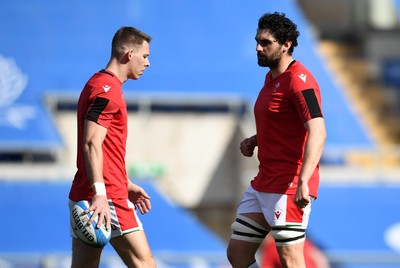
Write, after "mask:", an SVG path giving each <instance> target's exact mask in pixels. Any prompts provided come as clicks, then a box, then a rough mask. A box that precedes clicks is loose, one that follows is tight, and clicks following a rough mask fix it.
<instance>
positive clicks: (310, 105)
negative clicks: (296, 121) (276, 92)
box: [291, 76, 323, 123]
mask: <svg viewBox="0 0 400 268" xmlns="http://www.w3.org/2000/svg"><path fill="white" fill-rule="evenodd" d="M311 78H312V77H309V78H308V79H309V80H310V81H307V80H306V82H304V80H303V79H305V78H304V77H303V78H300V76H299V79H297V77H294V79H292V85H291V86H292V89H293V95H292V101H293V104H294V105H295V107H296V109H297V112H298V114H299V117H300V119H301V120H302V123H306V122H307V121H309V120H311V119H313V118H317V117H323V113H322V106H321V93H320V90H319V87H318V84H317V83H316V82H315V80H314V79H311Z"/></svg>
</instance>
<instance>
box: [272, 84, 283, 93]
mask: <svg viewBox="0 0 400 268" xmlns="http://www.w3.org/2000/svg"><path fill="white" fill-rule="evenodd" d="M280 86H281V84H280V83H276V84H275V88H274V92H275V91H277V90H278V88H279V87H280Z"/></svg>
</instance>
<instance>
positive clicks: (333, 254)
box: [0, 0, 400, 268]
mask: <svg viewBox="0 0 400 268" xmlns="http://www.w3.org/2000/svg"><path fill="white" fill-rule="evenodd" d="M0 7H1V8H0V12H1V14H2V16H0V40H1V42H0V93H1V94H2V98H1V100H0V114H1V116H0V193H1V195H0V201H1V204H2V205H1V206H0V213H1V215H2V219H3V220H2V221H1V223H0V226H1V229H2V230H4V232H3V233H4V234H3V237H2V242H3V243H1V245H0V267H5V268H17V267H32V268H38V267H41V268H58V267H69V265H70V247H71V246H70V238H69V235H68V234H69V225H68V224H69V219H68V207H67V201H68V200H67V198H68V191H69V187H70V184H71V181H72V178H73V175H74V172H75V155H76V112H75V109H76V101H77V98H78V96H79V93H80V90H81V89H82V87H83V85H84V84H85V83H86V81H87V79H88V78H89V77H90V76H91V75H92V74H93V73H94V72H96V71H98V70H100V69H101V68H103V67H104V66H105V64H106V63H107V61H108V59H109V53H110V48H111V38H112V36H113V34H114V32H115V31H116V30H117V29H118V28H119V27H121V26H123V25H132V26H135V27H137V28H139V29H142V30H143V31H145V32H146V33H149V34H150V35H151V36H152V37H153V41H152V42H151V47H150V51H151V55H150V63H151V66H150V67H149V68H148V69H147V70H146V72H145V74H144V76H143V77H141V78H140V80H138V81H129V82H126V83H125V84H124V86H123V87H124V90H125V99H126V101H127V104H128V112H129V130H128V133H129V134H128V151H127V156H126V163H127V170H128V173H129V176H130V178H131V179H132V180H133V181H134V182H136V183H138V184H139V185H142V186H143V187H144V188H145V189H146V191H147V192H148V193H149V194H150V195H151V197H152V204H153V209H152V211H151V212H150V214H148V215H145V216H142V217H141V219H142V221H143V223H144V226H145V230H146V233H147V235H148V239H149V243H150V246H151V247H152V249H153V252H154V255H155V257H156V259H157V262H158V266H159V267H229V264H228V262H227V259H226V256H225V248H226V244H227V240H228V239H229V236H230V224H231V222H232V220H233V218H234V212H235V209H236V205H237V202H238V200H239V199H240V197H241V194H242V192H243V191H244V189H245V188H246V187H247V185H248V183H249V181H250V180H251V179H252V178H253V176H254V175H255V174H256V172H257V165H258V163H257V161H256V158H255V157H253V158H249V159H247V158H244V157H242V156H241V155H240V152H239V150H238V147H239V143H240V141H241V140H242V139H243V138H244V137H247V136H249V135H252V134H254V133H255V126H254V118H253V114H252V107H253V104H254V101H255V99H256V97H257V94H258V92H259V90H260V89H261V86H262V83H263V81H264V76H265V73H266V69H263V68H260V67H258V66H257V62H256V53H255V42H254V36H255V30H256V27H257V20H258V18H259V17H260V16H261V15H262V14H263V13H266V12H274V11H279V12H284V13H286V14H287V16H288V17H289V18H291V19H292V20H293V21H294V22H295V23H296V24H298V27H299V30H300V32H301V35H300V38H299V46H298V47H297V48H296V49H295V52H294V57H295V58H296V60H299V61H301V62H302V63H303V64H304V65H305V66H307V67H308V68H309V69H310V70H311V71H312V73H313V74H314V75H315V77H316V78H317V80H318V81H319V84H320V87H321V90H322V98H323V106H324V112H325V120H326V125H327V132H328V139H327V142H326V147H325V150H324V153H323V157H322V160H321V182H322V183H321V190H320V197H319V199H318V200H317V201H316V202H315V203H314V204H313V206H314V208H315V209H314V210H313V214H312V216H311V222H310V226H309V231H308V235H309V237H310V238H311V239H313V240H314V241H315V242H316V244H317V245H318V246H319V247H320V248H321V249H322V250H323V251H324V252H325V253H326V255H327V256H328V258H329V260H330V263H331V265H332V267H343V268H361V267H370V268H377V267H379V268H382V267H398V265H400V244H399V241H400V215H399V214H398V213H397V212H398V211H399V209H400V203H399V202H398V196H399V194H400V185H399V182H400V172H399V171H400V169H399V167H400V149H399V148H400V147H399V144H400V127H399V125H400V123H399V122H400V110H399V108H398V107H400V106H399V102H400V97H399V96H400V80H399V77H400V51H399V49H398V44H399V39H400V26H399V25H400V24H399V17H400V12H399V10H400V1H398V0H396V1H395V0H379V1H378V0H369V1H357V0H351V1H346V0H337V1H334V2H332V1H329V0H298V1H294V0H282V1H261V0H257V1H247V2H246V3H244V2H241V1H224V0H205V1H200V2H198V1H179V0H171V1H161V0H156V1H144V0H139V1H129V0H121V1H119V2H118V4H116V3H114V2H110V1H104V0H101V1H96V2H93V1H49V0H37V1H27V0H15V1H3V2H2V3H1V4H0ZM101 267H104V268H108V267H123V264H122V263H121V262H120V260H119V259H118V257H117V256H116V254H115V253H114V252H113V250H112V248H111V247H110V246H107V247H106V248H105V254H104V256H103V257H102V262H101Z"/></svg>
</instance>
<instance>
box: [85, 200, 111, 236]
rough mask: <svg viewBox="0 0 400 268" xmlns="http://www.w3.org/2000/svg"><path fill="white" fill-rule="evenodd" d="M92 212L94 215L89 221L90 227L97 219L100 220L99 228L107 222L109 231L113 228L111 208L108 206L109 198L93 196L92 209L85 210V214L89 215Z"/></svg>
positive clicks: (98, 222) (98, 221)
mask: <svg viewBox="0 0 400 268" xmlns="http://www.w3.org/2000/svg"><path fill="white" fill-rule="evenodd" d="M90 211H93V214H92V217H90V219H89V221H88V225H90V224H92V223H93V221H94V220H95V219H98V220H97V228H100V227H101V224H102V223H103V221H105V223H106V228H107V230H109V229H110V228H111V215H110V206H109V205H108V200H107V196H105V195H95V196H93V199H92V203H91V205H90V207H89V208H88V209H87V210H85V213H88V212H90Z"/></svg>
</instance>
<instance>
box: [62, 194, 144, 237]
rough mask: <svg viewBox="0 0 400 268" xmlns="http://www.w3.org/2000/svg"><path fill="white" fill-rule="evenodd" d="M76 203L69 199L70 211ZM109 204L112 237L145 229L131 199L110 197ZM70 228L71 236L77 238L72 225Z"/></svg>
mask: <svg viewBox="0 0 400 268" xmlns="http://www.w3.org/2000/svg"><path fill="white" fill-rule="evenodd" d="M75 203H76V202H74V201H71V200H69V203H68V206H69V209H70V211H71V209H72V207H73V205H74V204H75ZM108 205H109V206H110V211H111V238H113V237H117V236H121V235H124V234H128V233H132V232H136V231H141V230H143V224H142V222H141V221H140V219H139V217H138V216H137V214H136V209H135V205H134V204H133V203H132V202H131V201H130V200H129V199H123V198H120V199H108ZM70 215H71V214H70ZM69 229H70V230H69V233H70V236H71V237H74V238H77V236H76V235H75V233H74V231H73V230H72V227H71V225H70V228H69Z"/></svg>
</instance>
